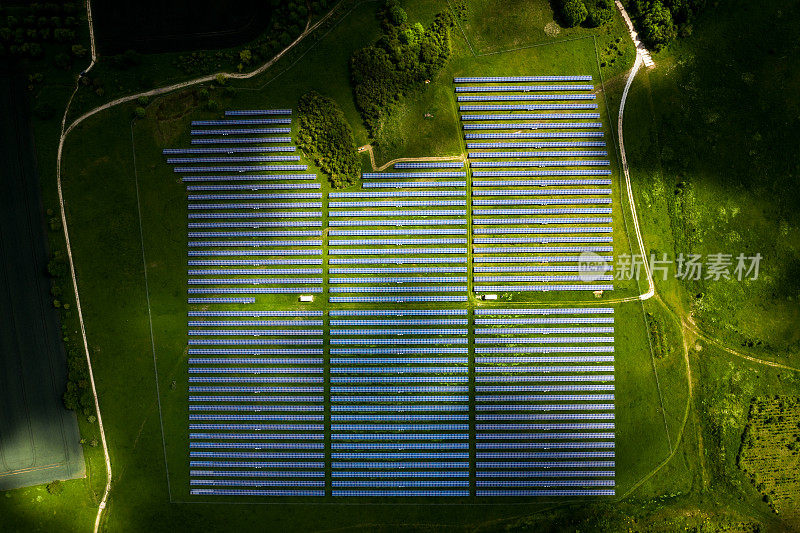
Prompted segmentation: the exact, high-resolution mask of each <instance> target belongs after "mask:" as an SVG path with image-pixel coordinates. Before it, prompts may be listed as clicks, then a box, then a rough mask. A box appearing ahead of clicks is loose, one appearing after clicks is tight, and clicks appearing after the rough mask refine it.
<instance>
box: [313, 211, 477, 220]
mask: <svg viewBox="0 0 800 533" xmlns="http://www.w3.org/2000/svg"><path fill="white" fill-rule="evenodd" d="M466 214H467V211H466V210H465V209H430V210H427V209H426V210H422V211H413V210H403V211H328V216H329V217H348V218H349V217H402V216H410V217H445V216H449V217H459V216H461V217H463V216H466Z"/></svg>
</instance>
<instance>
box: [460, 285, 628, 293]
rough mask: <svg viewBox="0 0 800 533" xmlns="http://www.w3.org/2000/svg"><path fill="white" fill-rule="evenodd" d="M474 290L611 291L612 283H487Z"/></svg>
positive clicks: (612, 288)
mask: <svg viewBox="0 0 800 533" xmlns="http://www.w3.org/2000/svg"><path fill="white" fill-rule="evenodd" d="M474 290H475V292H502V291H515V292H542V291H545V292H546V291H612V290H614V286H613V285H599V284H593V285H589V284H585V285H488V286H475V287H474Z"/></svg>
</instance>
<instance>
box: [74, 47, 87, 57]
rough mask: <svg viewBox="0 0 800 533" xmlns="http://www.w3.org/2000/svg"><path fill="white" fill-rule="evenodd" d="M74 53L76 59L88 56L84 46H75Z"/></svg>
mask: <svg viewBox="0 0 800 533" xmlns="http://www.w3.org/2000/svg"><path fill="white" fill-rule="evenodd" d="M72 53H73V55H74V56H75V57H83V56H85V55H86V47H85V46H83V45H82V44H73V45H72Z"/></svg>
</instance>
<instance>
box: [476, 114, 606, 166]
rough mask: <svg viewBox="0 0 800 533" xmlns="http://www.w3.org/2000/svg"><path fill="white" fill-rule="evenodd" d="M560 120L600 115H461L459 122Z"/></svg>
mask: <svg viewBox="0 0 800 533" xmlns="http://www.w3.org/2000/svg"><path fill="white" fill-rule="evenodd" d="M561 118H566V119H573V118H594V119H599V118H600V113H514V114H512V115H502V114H497V113H490V114H488V115H484V114H482V115H461V120H553V119H561ZM470 157H472V156H470Z"/></svg>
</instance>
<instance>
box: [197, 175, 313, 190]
mask: <svg viewBox="0 0 800 533" xmlns="http://www.w3.org/2000/svg"><path fill="white" fill-rule="evenodd" d="M315 179H317V175H316V174H272V175H260V174H247V175H245V176H239V175H236V174H234V175H231V176H181V181H183V182H184V183H186V182H194V181H279V180H285V181H291V180H315ZM313 185H319V184H313ZM211 187H212V186H209V185H206V186H200V185H190V186H188V187H186V189H187V190H190V191H203V190H206V191H210V190H223V189H219V188H218V189H212V188H211ZM214 187H224V188H225V189H231V190H233V189H243V188H250V187H262V188H270V187H271V188H283V189H302V188H306V189H308V188H314V187H310V186H309V185H307V184H290V183H283V184H276V185H264V184H260V185H255V184H253V185H250V184H248V185H215V186H214ZM317 188H318V187H317Z"/></svg>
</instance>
